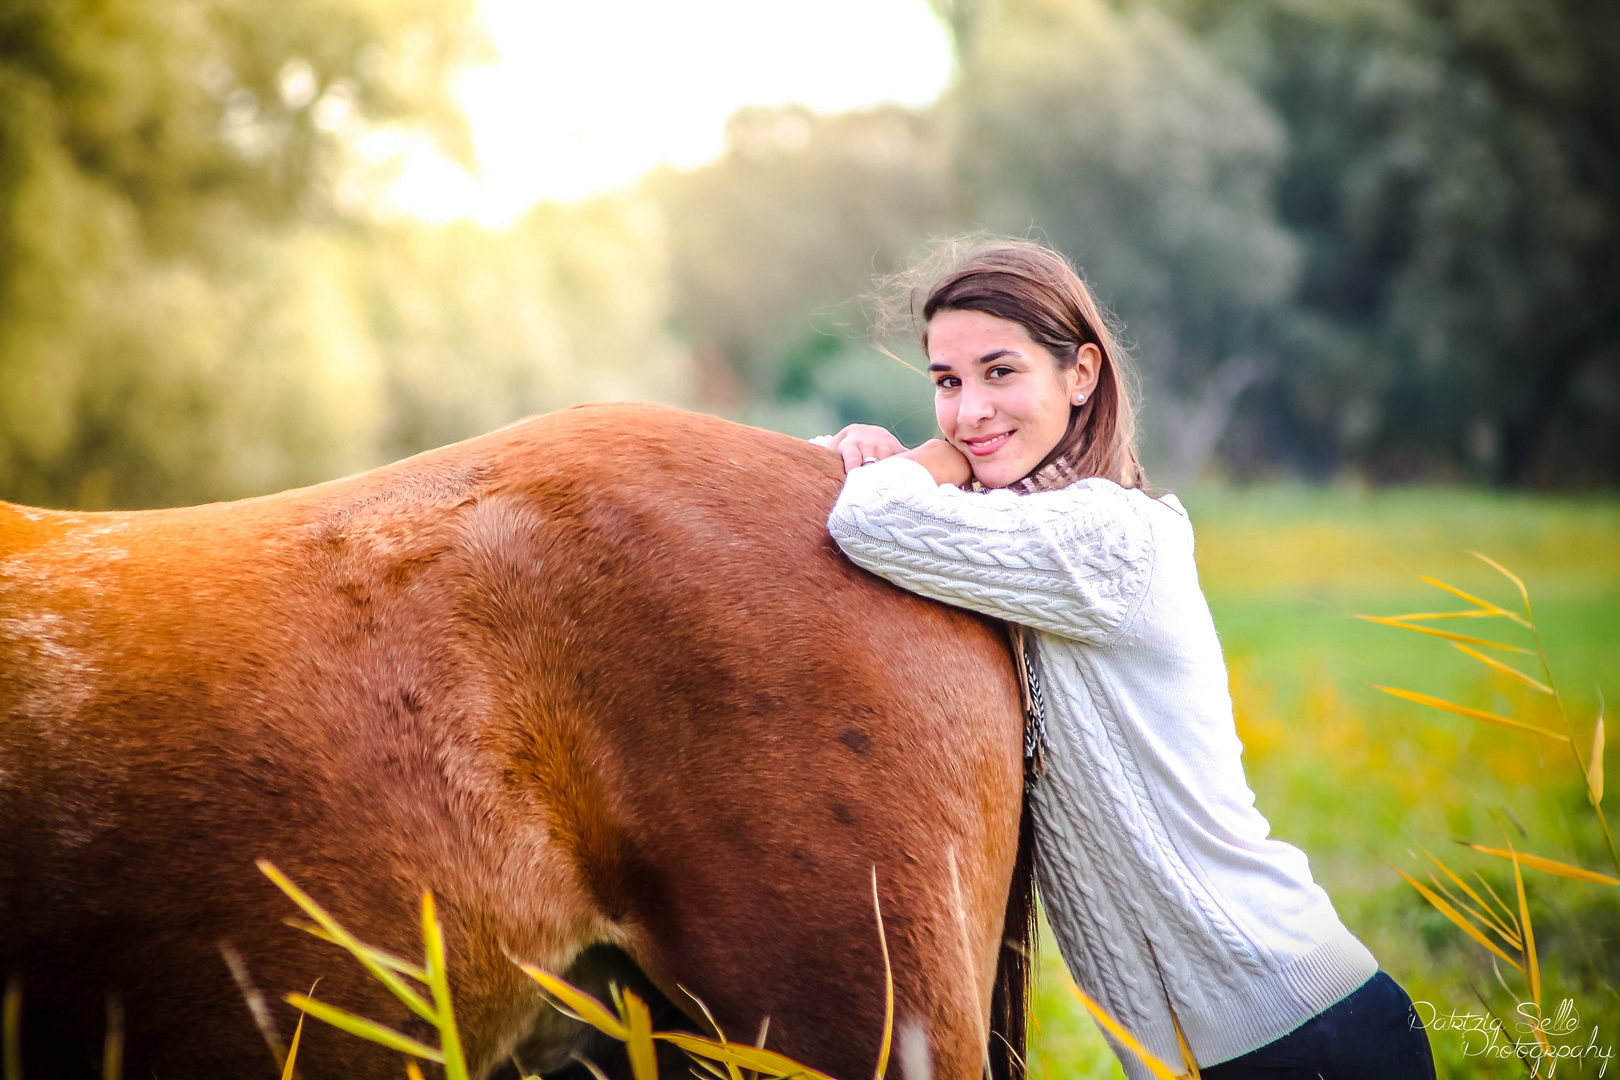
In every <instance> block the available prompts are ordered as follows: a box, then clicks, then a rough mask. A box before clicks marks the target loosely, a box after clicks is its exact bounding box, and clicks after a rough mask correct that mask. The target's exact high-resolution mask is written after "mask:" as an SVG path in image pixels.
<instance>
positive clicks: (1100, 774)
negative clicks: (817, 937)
mask: <svg viewBox="0 0 1620 1080" xmlns="http://www.w3.org/2000/svg"><path fill="white" fill-rule="evenodd" d="M907 291H908V296H909V297H910V298H911V299H910V300H909V302H908V308H909V310H910V312H911V313H912V314H911V318H912V321H913V325H914V327H915V329H916V330H917V333H918V337H919V339H920V341H921V343H922V347H923V351H924V352H925V353H926V354H927V357H928V372H929V375H930V376H931V378H932V379H933V380H934V386H935V394H934V401H935V413H936V416H937V419H938V421H939V429H940V432H941V435H942V436H943V437H942V438H938V439H934V440H931V441H929V442H926V443H924V444H923V445H921V446H919V447H917V448H916V449H914V450H907V449H906V448H905V447H904V446H903V445H901V443H900V442H899V441H898V440H897V439H896V438H895V437H894V436H893V435H892V434H890V433H889V432H888V431H886V430H884V429H883V428H880V427H872V426H868V425H862V424H854V425H851V426H849V427H846V428H845V429H844V430H842V431H840V432H839V433H838V434H837V435H832V436H823V437H822V438H820V439H817V440H814V441H816V442H819V443H820V444H821V445H823V446H826V447H828V448H829V449H831V450H833V451H834V452H836V453H838V454H839V455H841V456H842V458H843V460H844V464H845V468H846V472H847V475H846V478H845V482H844V488H843V492H842V494H841V495H840V497H839V499H838V502H837V505H836V506H835V507H834V509H833V512H832V516H831V518H830V520H829V522H828V527H829V529H830V530H831V532H832V535H833V537H834V538H835V539H836V540H837V542H838V544H839V546H840V547H841V548H842V549H843V551H844V552H845V554H847V555H848V556H849V558H851V559H852V560H854V561H855V562H856V563H857V564H859V565H860V566H862V567H864V568H866V569H867V570H870V571H872V572H873V573H876V574H879V575H881V576H883V577H885V578H887V579H888V580H890V581H892V582H894V583H895V584H897V585H900V586H902V587H903V588H906V589H910V590H911V591H913V592H917V593H920V594H922V595H924V596H928V597H932V598H933V599H936V600H941V601H944V602H945V603H948V604H956V605H959V606H962V607H967V608H971V609H973V610H975V611H979V612H983V613H984V614H987V615H991V616H994V617H996V618H999V619H1005V620H1007V621H1009V622H1011V623H1014V624H1018V625H1019V626H1020V627H1023V628H1027V629H1025V630H1023V631H1022V639H1023V641H1024V643H1025V644H1024V653H1025V658H1026V662H1027V666H1028V669H1029V676H1030V686H1031V689H1032V690H1033V691H1034V693H1033V694H1032V695H1031V696H1032V698H1033V700H1034V702H1035V703H1036V704H1037V706H1038V707H1037V708H1036V709H1034V710H1032V711H1033V712H1035V713H1036V719H1037V720H1038V721H1040V717H1041V716H1042V714H1044V720H1043V721H1040V722H1036V723H1034V724H1032V729H1033V735H1032V738H1031V739H1030V740H1029V742H1030V744H1031V745H1030V746H1029V752H1030V754H1031V757H1032V760H1033V761H1035V762H1037V763H1040V762H1041V758H1043V757H1044V763H1043V765H1039V764H1038V767H1036V768H1035V769H1033V770H1032V773H1033V775H1032V776H1031V779H1030V781H1029V798H1030V802H1031V809H1032V814H1033V820H1034V824H1035V842H1036V877H1037V881H1038V884H1039V887H1040V890H1041V895H1042V898H1043V900H1044V903H1045V906H1046V912H1047V916H1048V919H1049V921H1050V922H1051V925H1052V930H1053V932H1054V934H1055V935H1056V937H1057V941H1058V947H1059V949H1060V950H1061V951H1062V953H1063V958H1064V960H1065V961H1066V962H1067V964H1068V966H1069V970H1070V971H1071V972H1072V973H1073V974H1074V976H1075V979H1076V981H1078V982H1079V984H1080V985H1081V987H1083V988H1084V989H1085V990H1086V991H1087V992H1088V993H1089V994H1091V995H1092V996H1093V997H1094V998H1096V999H1097V1000H1098V1001H1099V1002H1100V1003H1101V1004H1102V1005H1103V1007H1104V1008H1106V1009H1107V1010H1108V1011H1109V1012H1110V1013H1111V1014H1112V1015H1113V1016H1114V1017H1115V1018H1116V1019H1117V1020H1119V1021H1120V1022H1121V1023H1123V1024H1124V1025H1125V1027H1126V1028H1128V1029H1129V1030H1130V1031H1131V1032H1132V1033H1133V1034H1135V1035H1136V1036H1137V1037H1138V1038H1139V1039H1141V1041H1142V1042H1143V1043H1144V1044H1145V1045H1146V1046H1147V1048H1148V1049H1149V1050H1151V1051H1152V1052H1153V1053H1155V1054H1157V1055H1158V1056H1159V1057H1160V1058H1161V1059H1162V1060H1164V1061H1166V1062H1169V1063H1172V1064H1174V1063H1176V1062H1179V1061H1181V1060H1182V1053H1181V1050H1180V1044H1179V1042H1178V1026H1179V1030H1180V1032H1181V1034H1182V1035H1183V1036H1184V1038H1185V1040H1186V1044H1187V1046H1188V1047H1189V1048H1190V1053H1191V1055H1192V1057H1193V1059H1194V1060H1195V1061H1196V1063H1197V1065H1198V1067H1199V1068H1200V1069H1201V1070H1202V1071H1203V1074H1204V1075H1205V1076H1206V1077H1210V1078H1213V1080H1227V1078H1243V1077H1283V1076H1295V1075H1297V1076H1301V1077H1315V1076H1318V1075H1320V1076H1321V1077H1323V1078H1326V1080H1332V1078H1334V1077H1347V1078H1348V1077H1358V1078H1362V1077H1369V1076H1377V1077H1379V1080H1404V1078H1407V1077H1433V1075H1434V1066H1433V1062H1432V1059H1431V1057H1430V1052H1429V1046H1428V1040H1427V1036H1426V1034H1425V1032H1424V1031H1423V1029H1422V1027H1421V1025H1419V1024H1417V1022H1416V1020H1415V1017H1414V1015H1413V1013H1412V1009H1411V1002H1410V1000H1409V999H1408V998H1407V996H1406V994H1405V993H1404V992H1403V991H1402V990H1401V988H1400V987H1399V986H1397V985H1396V984H1395V983H1394V981H1393V980H1391V979H1390V978H1389V976H1387V975H1384V974H1382V973H1380V972H1379V971H1378V964H1377V961H1375V960H1374V959H1373V957H1372V955H1371V954H1370V953H1369V952H1368V951H1367V949H1366V948H1365V947H1364V946H1363V945H1362V944H1361V943H1360V942H1359V941H1357V940H1356V938H1355V937H1354V936H1352V935H1351V934H1350V932H1349V931H1348V930H1346V929H1345V928H1344V926H1343V925H1342V924H1341V923H1340V921H1339V919H1338V916H1337V915H1336V914H1335V913H1334V910H1333V905H1332V903H1331V901H1329V899H1328V896H1327V894H1326V893H1325V892H1323V891H1322V889H1321V888H1320V887H1318V886H1317V885H1316V884H1314V883H1313V882H1312V880H1311V875H1310V870H1309V867H1308V865H1307V862H1306V859H1305V856H1304V854H1303V853H1301V852H1300V851H1298V850H1297V849H1295V848H1293V847H1291V846H1289V845H1288V844H1285V843H1283V842H1281V841H1279V840H1273V839H1268V838H1267V832H1268V831H1269V826H1268V825H1267V823H1266V820H1265V818H1263V817H1262V816H1261V815H1260V814H1259V812H1258V811H1257V810H1256V809H1255V807H1254V796H1253V794H1252V793H1251V792H1250V790H1249V788H1248V784H1247V782H1246V781H1245V779H1244V775H1243V766H1242V761H1241V754H1242V749H1243V748H1242V745H1241V744H1240V743H1239V741H1238V737H1237V732H1236V728H1235V726H1234V723H1233V718H1232V704H1231V699H1230V697H1229V695H1228V691H1227V680H1226V667H1225V664H1224V662H1223V660H1222V658H1221V650H1220V644H1219V642H1218V641H1217V639H1216V636H1215V627H1214V624H1213V623H1212V621H1211V619H1210V614H1209V608H1208V606H1207V604H1206V603H1205V601H1204V597H1203V593H1202V592H1201V591H1200V589H1199V585H1198V577H1197V570H1196V567H1195V566H1194V563H1193V534H1192V527H1191V525H1190V524H1189V523H1188V520H1187V514H1186V511H1185V510H1183V509H1182V507H1181V504H1180V503H1179V502H1178V501H1177V500H1176V498H1175V497H1174V496H1173V495H1166V496H1164V497H1163V498H1159V499H1154V498H1150V497H1149V496H1148V495H1147V494H1145V493H1144V492H1143V490H1142V487H1143V483H1144V478H1143V474H1142V467H1141V465H1140V464H1139V463H1138V461H1137V456H1136V451H1135V448H1134V446H1133V423H1132V413H1131V405H1130V400H1129V397H1128V393H1127V386H1126V380H1125V377H1124V372H1123V371H1122V364H1123V362H1124V356H1123V354H1122V352H1121V351H1120V349H1119V347H1118V346H1117V345H1116V344H1115V342H1114V340H1113V338H1112V336H1111V335H1110V333H1109V331H1108V328H1107V326H1106V325H1105V324H1104V322H1103V320H1102V318H1101V316H1100V313H1099V311H1098V309H1097V306H1096V304H1095V303H1094V302H1093V301H1092V298H1091V296H1090V294H1089V293H1088V292H1087V290H1086V287H1085V285H1084V284H1083V283H1082V282H1081V281H1080V279H1079V277H1078V276H1077V275H1076V274H1075V272H1074V271H1073V269H1071V268H1070V266H1069V265H1068V264H1067V263H1066V262H1065V261H1064V260H1063V258H1062V257H1061V256H1059V255H1057V254H1056V253H1054V252H1052V251H1049V250H1047V249H1045V248H1042V247H1040V246H1038V245H1035V244H1030V243H1024V242H1017V241H1001V242H995V243H990V244H985V245H981V246H978V247H974V248H971V249H968V250H965V251H958V252H956V253H955V254H954V255H953V256H952V257H950V258H949V260H948V262H947V264H946V265H945V267H944V268H943V270H941V271H939V272H938V273H937V274H936V275H934V277H933V280H932V281H931V282H929V283H928V284H927V285H926V287H925V288H924V289H923V290H921V292H922V296H923V302H922V305H921V310H920V321H919V320H918V318H917V308H916V303H915V297H916V296H917V295H918V291H917V290H916V289H915V288H912V289H909V290H907ZM974 489H978V490H974ZM1042 728H1044V731H1042V730H1041V729H1042ZM1115 1051H1116V1053H1119V1055H1120V1058H1121V1062H1122V1064H1123V1065H1124V1067H1125V1071H1126V1072H1127V1074H1128V1075H1130V1076H1132V1077H1145V1076H1147V1075H1149V1074H1148V1073H1147V1071H1146V1070H1145V1068H1144V1067H1143V1066H1141V1065H1140V1063H1138V1062H1137V1061H1136V1059H1135V1057H1134V1055H1131V1054H1129V1053H1123V1052H1120V1047H1118V1046H1117V1045H1116V1047H1115Z"/></svg>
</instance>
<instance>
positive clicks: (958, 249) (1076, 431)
mask: <svg viewBox="0 0 1620 1080" xmlns="http://www.w3.org/2000/svg"><path fill="white" fill-rule="evenodd" d="M894 291H899V292H900V295H899V296H895V295H893V293H894ZM919 295H921V297H922V303H921V305H920V310H919V305H918V297H919ZM902 298H903V303H904V310H905V317H906V318H907V319H908V320H909V321H910V323H911V328H912V330H913V331H914V332H915V333H916V335H917V340H918V341H919V342H920V343H921V344H922V348H923V352H924V353H926V352H927V351H928V323H929V322H930V321H931V320H932V319H933V318H934V316H935V315H937V314H939V313H940V312H941V311H982V312H984V313H985V314H986V315H993V316H995V317H996V318H998V319H1006V320H1007V321H1009V322H1014V323H1017V324H1018V325H1019V326H1021V327H1023V328H1024V331H1025V332H1026V333H1028V334H1029V336H1030V338H1031V339H1032V340H1034V341H1035V342H1037V343H1038V344H1040V345H1041V346H1043V347H1044V348H1045V349H1046V350H1047V351H1048V352H1050V353H1051V354H1052V358H1053V359H1054V360H1055V361H1056V362H1057V364H1058V366H1059V367H1060V368H1062V369H1068V368H1072V367H1073V366H1074V364H1075V361H1076V360H1077V359H1078V357H1079V354H1080V347H1081V346H1082V345H1088V344H1089V345H1095V346H1096V347H1097V350H1098V352H1100V353H1101V354H1102V362H1101V364H1100V365H1099V367H1098V371H1097V386H1096V389H1094V390H1093V391H1092V393H1091V394H1090V396H1088V397H1087V398H1086V401H1085V403H1084V404H1082V405H1071V406H1070V412H1069V426H1068V428H1067V430H1065V431H1064V433H1063V437H1062V438H1060V439H1059V440H1058V442H1057V445H1056V446H1054V447H1053V448H1052V451H1051V452H1050V453H1049V454H1047V455H1046V457H1045V458H1043V459H1042V460H1041V462H1040V464H1038V465H1036V466H1035V468H1034V469H1032V470H1031V471H1030V473H1029V475H1028V476H1026V477H1025V478H1024V479H1023V480H1021V481H1019V483H1018V484H1016V485H1014V487H1015V488H1018V489H1019V490H1023V491H1031V490H1040V489H1045V488H1052V487H1061V486H1063V485H1065V484H1068V483H1071V482H1073V481H1074V480H1079V479H1083V478H1085V477H1088V476H1101V477H1105V478H1107V479H1109V480H1112V481H1114V482H1115V483H1117V484H1119V485H1120V486H1122V487H1145V486H1146V484H1147V477H1146V476H1145V475H1144V474H1143V472H1142V464H1141V462H1140V461H1139V460H1138V459H1137V456H1136V414H1135V411H1134V410H1133V409H1132V407H1131V388H1130V383H1131V381H1132V380H1131V375H1132V372H1131V370H1130V360H1129V358H1128V357H1127V356H1126V355H1125V351H1124V349H1122V348H1121V347H1120V345H1119V343H1118V341H1117V340H1116V339H1115V336H1114V333H1113V331H1112V329H1111V328H1110V326H1109V322H1108V319H1107V318H1106V317H1105V316H1104V314H1103V312H1102V309H1101V308H1099V307H1098V305H1097V302H1096V301H1095V300H1094V299H1092V296H1091V291H1090V290H1089V289H1087V288H1086V284H1085V282H1084V281H1083V280H1081V278H1080V275H1079V274H1078V273H1076V272H1075V269H1074V267H1072V266H1071V265H1069V261H1068V260H1067V259H1065V258H1064V257H1063V256H1062V255H1060V254H1058V253H1057V252H1055V251H1053V250H1052V249H1050V248H1048V247H1045V246H1043V245H1041V244H1037V243H1033V242H1031V241H1028V240H1005V239H984V238H979V237H974V238H969V239H966V240H954V241H949V242H947V243H946V244H944V245H941V247H940V249H939V250H938V251H937V252H936V253H935V254H934V255H933V256H932V257H931V258H929V259H927V260H925V261H924V262H923V263H922V264H920V265H919V266H918V267H916V268H914V269H913V270H911V271H909V272H907V273H906V274H904V275H901V276H900V277H899V278H897V279H895V280H894V281H893V282H891V303H890V305H889V311H890V312H891V315H890V319H889V322H890V324H892V323H893V322H894V321H895V320H894V315H895V314H898V312H897V311H896V309H897V307H899V305H897V304H894V303H893V302H892V301H893V300H900V299H902Z"/></svg>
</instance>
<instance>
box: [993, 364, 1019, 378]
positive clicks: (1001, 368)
mask: <svg viewBox="0 0 1620 1080" xmlns="http://www.w3.org/2000/svg"><path fill="white" fill-rule="evenodd" d="M1013 371H1014V369H1013V368H1010V367H1008V366H1007V365H1006V364H997V365H996V366H995V367H993V368H991V369H990V377H991V378H997V377H998V373H1005V374H1007V375H1011V374H1012V373H1013Z"/></svg>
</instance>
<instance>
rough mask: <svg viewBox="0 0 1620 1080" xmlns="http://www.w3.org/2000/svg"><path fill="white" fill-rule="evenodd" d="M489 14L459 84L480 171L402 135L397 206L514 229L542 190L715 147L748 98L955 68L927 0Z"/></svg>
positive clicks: (794, 97)
mask: <svg viewBox="0 0 1620 1080" xmlns="http://www.w3.org/2000/svg"><path fill="white" fill-rule="evenodd" d="M480 12H481V14H482V16H483V19H484V22H485V24H486V26H487V27H488V31H489V37H490V40H491V41H492V43H493V44H494V46H495V50H496V52H497V53H498V54H499V60H498V61H497V62H496V63H494V64H490V65H483V66H478V67H473V68H469V69H468V70H466V71H465V72H463V73H462V75H461V76H460V78H459V80H458V82H457V85H456V87H455V95H456V98H457V99H458V100H459V101H460V102H461V104H462V107H463V108H464V109H465V110H466V113H467V118H468V122H469V124H470V125H471V128H472V135H473V146H474V150H475V153H476V155H477V160H478V170H477V173H476V174H468V172H467V171H466V170H465V169H463V168H462V167H461V166H460V165H458V164H456V163H454V162H452V161H450V160H449V159H447V158H445V157H443V156H442V155H440V154H439V153H438V152H437V151H436V150H434V149H433V148H432V146H431V144H429V143H428V142H427V141H426V140H410V141H405V142H402V143H401V144H400V145H401V151H400V171H399V175H398V177H397V179H396V180H395V181H394V182H393V183H392V184H391V185H390V186H389V187H388V188H387V189H386V191H385V192H384V194H383V205H382V206H381V207H380V208H379V209H380V210H382V211H383V212H385V213H388V212H393V213H404V214H409V215H411V216H414V217H418V218H422V219H425V220H429V221H448V220H454V219H457V218H472V219H475V220H477V221H480V222H482V223H484V224H486V225H490V226H492V227H503V226H505V225H508V224H510V223H511V221H512V220H513V219H514V218H516V217H517V216H518V215H519V214H521V213H522V212H523V211H524V210H526V209H527V208H528V207H530V206H532V205H533V204H534V203H535V202H537V201H540V200H542V199H553V200H575V199H580V198H584V197H586V196H589V195H592V194H596V193H599V192H605V191H611V190H614V189H617V188H622V187H625V186H627V185H628V184H630V183H632V182H634V181H635V180H636V178H637V177H639V176H641V175H642V174H644V173H646V172H647V171H648V170H650V169H652V168H653V167H655V166H656V165H658V164H660V163H668V164H670V165H674V166H676V167H678V168H691V167H693V166H696V165H699V164H702V163H703V162H705V161H708V160H710V159H712V158H713V157H715V156H716V155H718V154H719V153H720V151H721V150H722V149H723V145H724V134H725V121H726V118H727V117H728V116H730V115H731V114H732V113H733V112H735V111H736V110H737V109H739V108H741V107H743V106H745V105H784V104H788V103H798V104H803V105H806V106H808V107H810V108H811V109H814V110H816V111H818V112H829V113H831V112H841V111H845V110H849V109H859V108H866V107H871V106H874V105H878V104H881V103H894V104H900V105H906V106H912V107H917V106H923V105H927V104H928V103H930V102H932V101H933V100H934V99H935V98H937V97H938V96H939V94H940V93H941V92H942V91H943V90H944V89H945V85H946V83H947V82H948V81H949V79H950V75H951V64H952V57H951V44H950V37H949V35H948V33H947V31H946V30H945V28H944V27H943V26H942V25H941V23H940V22H939V20H938V19H937V18H936V17H935V16H934V14H933V12H932V11H931V10H930V9H929V6H928V3H927V0H818V2H816V3H809V2H805V0H771V2H762V0H701V2H699V0H689V2H687V3H683V4H670V3H668V2H655V0H598V2H596V3H591V4H578V3H566V4H565V3H559V2H555V0H544V2H537V0H481V3H480Z"/></svg>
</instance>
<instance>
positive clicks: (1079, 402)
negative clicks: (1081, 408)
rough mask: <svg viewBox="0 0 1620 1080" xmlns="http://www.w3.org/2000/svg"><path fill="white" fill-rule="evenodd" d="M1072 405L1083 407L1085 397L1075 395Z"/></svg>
mask: <svg viewBox="0 0 1620 1080" xmlns="http://www.w3.org/2000/svg"><path fill="white" fill-rule="evenodd" d="M1074 403H1075V404H1076V405H1084V404H1085V403H1086V395H1084V394H1076V395H1074Z"/></svg>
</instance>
